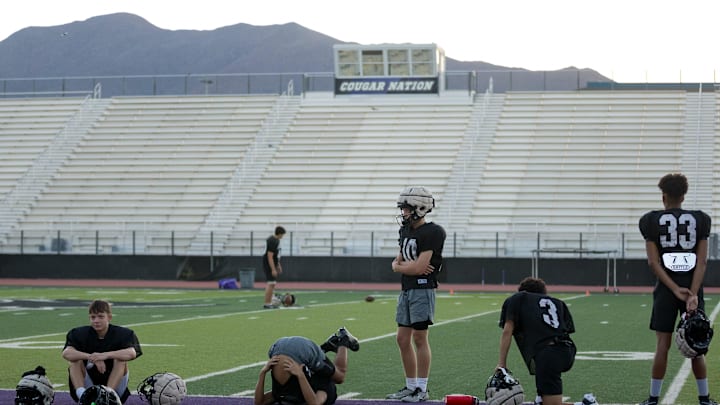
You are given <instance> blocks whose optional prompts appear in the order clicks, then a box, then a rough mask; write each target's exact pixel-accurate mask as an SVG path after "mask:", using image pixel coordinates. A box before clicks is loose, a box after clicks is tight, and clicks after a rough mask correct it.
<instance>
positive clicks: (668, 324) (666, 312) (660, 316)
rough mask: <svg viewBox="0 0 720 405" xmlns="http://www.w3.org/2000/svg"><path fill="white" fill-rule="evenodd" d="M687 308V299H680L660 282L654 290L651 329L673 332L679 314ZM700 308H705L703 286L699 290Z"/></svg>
mask: <svg viewBox="0 0 720 405" xmlns="http://www.w3.org/2000/svg"><path fill="white" fill-rule="evenodd" d="M686 308H687V307H686V304H685V301H682V300H679V299H678V298H677V297H676V296H675V294H673V292H672V291H671V290H670V289H669V288H668V287H667V286H666V285H665V284H663V283H660V282H658V283H657V285H656V286H655V290H653V307H652V316H651V317H650V329H652V330H654V331H657V332H667V333H672V332H673V331H675V328H676V327H677V322H678V315H679V314H682V313H683V312H685V309H686ZM698 308H700V309H702V310H703V311H704V310H705V299H704V297H703V289H702V287H701V288H700V290H699V291H698Z"/></svg>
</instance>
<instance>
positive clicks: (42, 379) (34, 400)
mask: <svg viewBox="0 0 720 405" xmlns="http://www.w3.org/2000/svg"><path fill="white" fill-rule="evenodd" d="M54 401H55V390H54V389H53V387H52V383H50V380H49V379H48V378H47V376H46V375H45V368H43V366H37V367H35V370H31V371H26V372H24V373H23V375H22V378H20V382H18V384H17V387H16V388H15V405H51V404H52V403H53V402H54Z"/></svg>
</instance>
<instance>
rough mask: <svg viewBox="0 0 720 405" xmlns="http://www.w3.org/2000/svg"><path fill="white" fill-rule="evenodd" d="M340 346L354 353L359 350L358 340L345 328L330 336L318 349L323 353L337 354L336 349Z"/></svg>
mask: <svg viewBox="0 0 720 405" xmlns="http://www.w3.org/2000/svg"><path fill="white" fill-rule="evenodd" d="M340 346H345V347H347V348H348V349H350V350H352V351H354V352H356V351H358V350H359V349H360V343H359V342H358V340H357V339H356V338H355V336H353V335H351V334H350V332H348V330H347V329H345V328H340V329H338V331H337V332H335V333H334V334H332V335H330V337H329V338H328V339H327V340H326V341H325V343H323V344H322V345H320V348H321V349H322V350H323V351H324V352H337V349H338V347H340Z"/></svg>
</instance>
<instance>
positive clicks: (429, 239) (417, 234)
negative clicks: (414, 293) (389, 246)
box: [399, 222, 446, 290]
mask: <svg viewBox="0 0 720 405" xmlns="http://www.w3.org/2000/svg"><path fill="white" fill-rule="evenodd" d="M399 232H400V239H399V242H400V252H401V253H402V257H403V259H404V260H406V261H415V260H417V259H418V258H419V257H420V253H422V252H425V251H428V250H432V257H431V258H430V264H431V265H432V266H433V267H434V268H435V270H434V271H433V272H432V273H430V274H428V275H426V276H408V275H405V274H403V275H402V280H401V282H402V289H403V290H411V289H414V288H437V286H438V282H437V273H439V272H440V271H441V270H442V251H443V245H444V244H445V236H446V235H445V230H444V229H443V227H442V226H440V225H438V224H435V223H433V222H426V223H424V224H422V225H420V226H419V227H418V228H416V229H413V228H412V227H410V226H403V227H400V231H399Z"/></svg>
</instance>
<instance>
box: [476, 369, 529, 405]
mask: <svg viewBox="0 0 720 405" xmlns="http://www.w3.org/2000/svg"><path fill="white" fill-rule="evenodd" d="M524 400H525V391H524V390H523V388H522V385H520V381H518V380H517V379H516V378H515V377H513V375H512V374H511V373H510V371H508V370H507V369H504V368H498V369H497V370H495V372H494V373H493V375H491V376H490V378H489V379H488V382H487V385H486V386H485V401H487V405H521V404H522V403H523V401H524Z"/></svg>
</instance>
